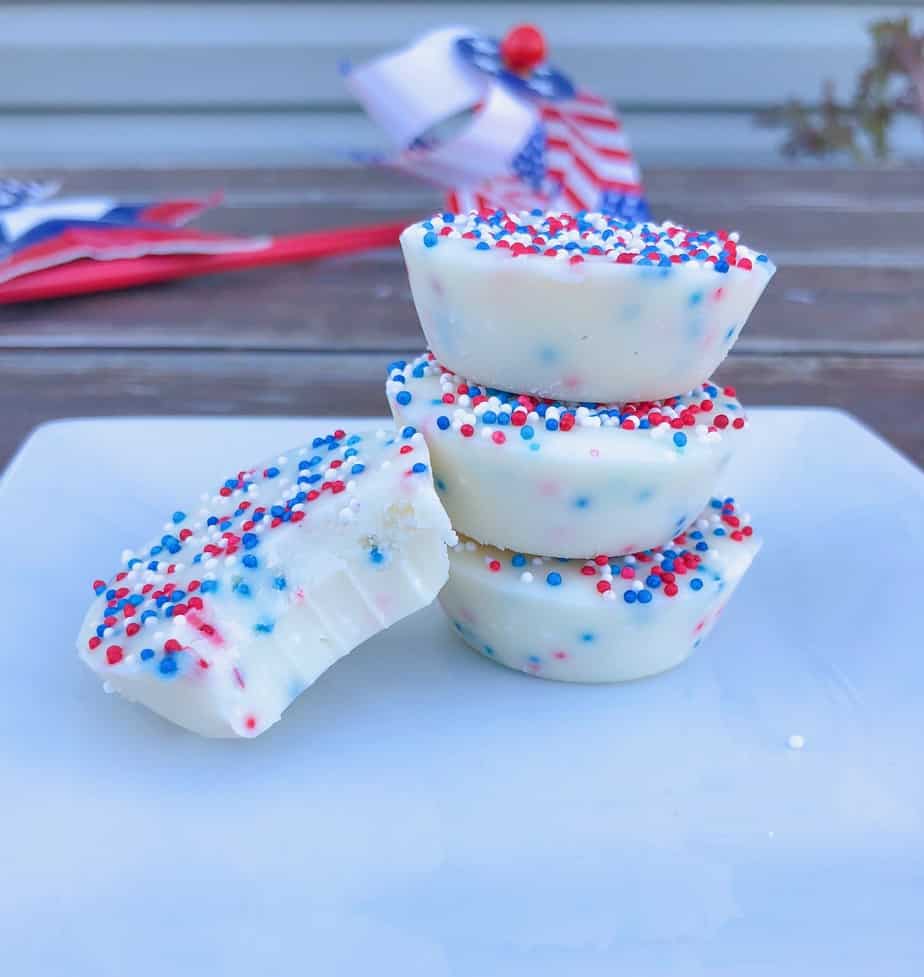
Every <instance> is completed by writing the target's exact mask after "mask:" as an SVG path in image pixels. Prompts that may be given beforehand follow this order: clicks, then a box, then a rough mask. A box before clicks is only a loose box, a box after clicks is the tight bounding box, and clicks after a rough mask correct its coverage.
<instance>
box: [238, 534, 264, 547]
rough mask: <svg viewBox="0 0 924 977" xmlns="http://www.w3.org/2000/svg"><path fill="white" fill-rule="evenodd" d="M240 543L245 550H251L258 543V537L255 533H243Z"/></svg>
mask: <svg viewBox="0 0 924 977" xmlns="http://www.w3.org/2000/svg"><path fill="white" fill-rule="evenodd" d="M241 542H242V543H243V544H244V549H245V550H252V549H253V548H254V547H255V546H256V545H257V544H258V543H259V542H260V537H259V536H257V534H256V533H244V535H243V536H242V537H241Z"/></svg>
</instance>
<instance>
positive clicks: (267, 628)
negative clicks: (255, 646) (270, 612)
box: [254, 617, 276, 634]
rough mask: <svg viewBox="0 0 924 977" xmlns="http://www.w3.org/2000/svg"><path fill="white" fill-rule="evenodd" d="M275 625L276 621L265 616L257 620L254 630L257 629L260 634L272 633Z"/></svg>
mask: <svg viewBox="0 0 924 977" xmlns="http://www.w3.org/2000/svg"><path fill="white" fill-rule="evenodd" d="M275 626H276V625H275V622H274V621H272V620H271V619H270V618H268V617H264V618H261V619H260V620H259V621H257V623H256V625H255V627H254V631H256V632H257V633H258V634H272V633H273V628H274V627H275Z"/></svg>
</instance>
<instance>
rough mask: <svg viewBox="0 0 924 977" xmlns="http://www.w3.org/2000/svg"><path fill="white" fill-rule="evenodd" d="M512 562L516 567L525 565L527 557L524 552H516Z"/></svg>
mask: <svg viewBox="0 0 924 977" xmlns="http://www.w3.org/2000/svg"><path fill="white" fill-rule="evenodd" d="M510 562H511V564H512V565H513V566H515V567H525V566H526V557H525V556H523V554H522V553H515V554H514V556H513V558H512V559H511V561H510Z"/></svg>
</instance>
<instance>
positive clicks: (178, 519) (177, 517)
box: [173, 509, 186, 523]
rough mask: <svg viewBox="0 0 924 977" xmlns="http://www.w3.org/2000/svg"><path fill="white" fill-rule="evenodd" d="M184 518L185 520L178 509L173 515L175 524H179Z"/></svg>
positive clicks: (184, 515)
mask: <svg viewBox="0 0 924 977" xmlns="http://www.w3.org/2000/svg"><path fill="white" fill-rule="evenodd" d="M185 518H186V513H185V512H181V511H180V510H179V509H177V511H176V512H174V513H173V521H174V522H175V523H181V522H182V521H183V520H184V519H185Z"/></svg>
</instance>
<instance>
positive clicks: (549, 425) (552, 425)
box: [545, 417, 558, 431]
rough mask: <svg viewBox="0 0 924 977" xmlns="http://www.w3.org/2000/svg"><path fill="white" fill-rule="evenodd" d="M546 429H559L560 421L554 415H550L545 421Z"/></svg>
mask: <svg viewBox="0 0 924 977" xmlns="http://www.w3.org/2000/svg"><path fill="white" fill-rule="evenodd" d="M545 429H546V430H547V431H557V430H558V421H556V420H555V418H554V417H550V418H549V419H548V420H547V421H546V422H545Z"/></svg>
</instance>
